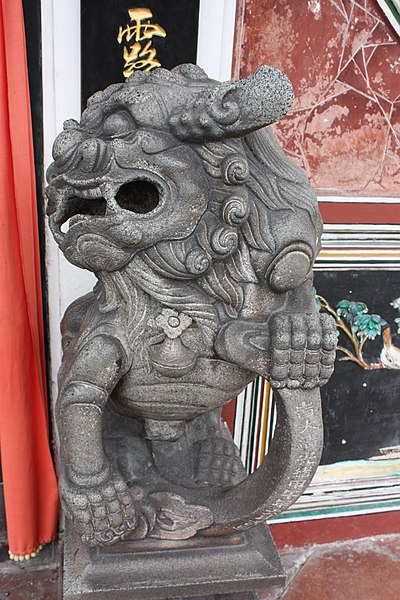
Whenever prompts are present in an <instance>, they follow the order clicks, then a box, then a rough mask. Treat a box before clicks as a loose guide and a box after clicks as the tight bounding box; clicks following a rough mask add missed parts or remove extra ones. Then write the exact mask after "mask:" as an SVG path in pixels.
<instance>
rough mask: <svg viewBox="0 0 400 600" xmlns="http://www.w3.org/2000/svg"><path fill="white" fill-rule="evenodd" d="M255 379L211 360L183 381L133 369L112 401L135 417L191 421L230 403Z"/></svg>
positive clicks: (203, 360)
mask: <svg viewBox="0 0 400 600" xmlns="http://www.w3.org/2000/svg"><path fill="white" fill-rule="evenodd" d="M254 377H255V375H254V373H252V372H250V371H247V370H245V369H240V368H239V367H237V366H236V365H233V364H231V363H228V362H225V361H221V360H216V359H208V358H198V359H197V361H196V364H195V366H194V368H193V370H192V371H191V372H190V373H188V374H186V375H184V376H181V377H166V376H163V375H160V374H159V373H157V372H156V371H154V370H152V371H151V372H147V371H146V370H145V369H135V368H133V367H132V368H131V369H130V370H129V372H128V373H127V374H126V375H125V376H124V377H123V379H122V380H121V381H120V383H119V384H118V386H117V387H116V389H115V391H114V393H113V395H112V398H111V401H112V404H113V406H114V408H115V409H116V410H118V411H119V412H121V413H124V414H127V415H129V416H132V417H139V418H144V419H156V420H166V421H176V420H189V419H193V418H195V417H197V416H199V415H201V414H203V413H206V412H208V411H210V410H212V409H214V408H217V407H219V406H222V405H223V404H225V403H226V402H229V400H230V399H231V398H232V397H233V396H235V395H236V394H238V393H239V392H240V391H241V390H242V389H243V388H244V387H245V386H246V385H247V384H248V383H249V382H250V381H252V380H253V379H254Z"/></svg>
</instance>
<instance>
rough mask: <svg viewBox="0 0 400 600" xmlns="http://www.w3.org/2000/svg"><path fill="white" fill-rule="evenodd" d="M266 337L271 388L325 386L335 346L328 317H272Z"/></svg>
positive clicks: (331, 365)
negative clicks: (269, 352)
mask: <svg viewBox="0 0 400 600" xmlns="http://www.w3.org/2000/svg"><path fill="white" fill-rule="evenodd" d="M270 334H271V363H270V382H271V385H272V387H275V388H283V387H287V388H303V389H311V388H315V387H319V386H322V385H324V384H325V383H327V381H328V380H329V378H330V376H331V375H332V373H333V364H334V362H335V354H336V344H337V332H336V325H335V321H334V319H333V318H332V317H331V316H330V315H327V314H320V315H315V314H305V315H300V314H292V315H288V314H286V315H276V316H274V317H273V318H272V319H271V322H270Z"/></svg>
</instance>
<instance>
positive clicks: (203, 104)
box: [170, 66, 293, 141]
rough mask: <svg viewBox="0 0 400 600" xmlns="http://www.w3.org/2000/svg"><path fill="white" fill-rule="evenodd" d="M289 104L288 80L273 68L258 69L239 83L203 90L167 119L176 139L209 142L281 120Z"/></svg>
mask: <svg viewBox="0 0 400 600" xmlns="http://www.w3.org/2000/svg"><path fill="white" fill-rule="evenodd" d="M292 102H293V88H292V85H291V83H290V81H289V79H288V78H287V77H286V75H284V74H283V73H282V72H281V71H279V70H278V69H275V68H274V67H267V66H262V67H260V68H259V69H257V71H255V72H254V73H253V74H252V75H249V77H246V78H245V79H241V80H239V81H226V82H224V83H217V84H216V85H214V86H213V87H212V88H211V90H210V88H208V89H207V90H206V91H204V89H203V90H202V91H201V92H200V93H199V94H198V95H197V96H195V98H194V99H193V96H192V97H191V99H190V102H189V103H188V104H187V105H186V106H184V107H183V108H181V109H180V110H179V111H178V112H175V113H174V114H172V115H171V117H170V126H171V128H172V130H173V132H174V134H175V135H176V137H178V138H180V139H182V140H186V141H211V140H220V139H224V138H228V137H236V136H243V135H246V134H248V133H250V132H251V131H255V130H257V129H261V127H265V126H266V125H270V124H271V123H274V122H275V121H278V119H280V118H281V117H283V116H284V115H285V114H286V113H287V111H288V110H289V108H290V107H291V105H292Z"/></svg>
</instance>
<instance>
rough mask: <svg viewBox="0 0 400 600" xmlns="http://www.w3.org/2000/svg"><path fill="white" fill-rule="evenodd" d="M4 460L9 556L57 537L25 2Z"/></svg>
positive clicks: (6, 315) (5, 95) (4, 229)
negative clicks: (49, 430) (10, 553)
mask: <svg viewBox="0 0 400 600" xmlns="http://www.w3.org/2000/svg"><path fill="white" fill-rule="evenodd" d="M0 110H1V115H0V399H1V402H0V452H1V463H2V471H3V481H4V499H5V506H6V520H7V533H8V541H9V547H10V551H11V552H12V553H14V554H17V555H26V554H29V553H31V552H34V551H35V550H36V549H37V547H38V546H39V545H40V544H43V543H46V542H49V541H50V540H51V539H53V537H54V536H55V533H56V527H57V511H58V495H57V486H56V479H55V474H54V469H53V464H52V460H51V455H50V448H49V440H48V417H47V401H46V389H45V387H46V385H45V358H44V345H43V319H42V300H41V281H40V264H39V246H38V224H37V213H36V198H35V172H34V162H33V147H32V128H31V115H30V99H29V88H28V76H27V66H26V51H25V33H24V21H23V12H22V2H21V0H12V1H10V0H1V4H0Z"/></svg>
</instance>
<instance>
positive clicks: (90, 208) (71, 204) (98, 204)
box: [61, 196, 107, 233]
mask: <svg viewBox="0 0 400 600" xmlns="http://www.w3.org/2000/svg"><path fill="white" fill-rule="evenodd" d="M106 210H107V203H106V200H105V199H104V198H79V197H78V196H73V197H72V198H69V199H68V205H67V209H66V211H65V213H64V218H63V220H62V223H61V231H62V232H63V233H67V231H68V230H69V225H70V223H69V221H70V219H72V218H73V217H76V216H77V215H92V216H100V217H103V216H104V215H105V214H106Z"/></svg>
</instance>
